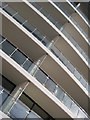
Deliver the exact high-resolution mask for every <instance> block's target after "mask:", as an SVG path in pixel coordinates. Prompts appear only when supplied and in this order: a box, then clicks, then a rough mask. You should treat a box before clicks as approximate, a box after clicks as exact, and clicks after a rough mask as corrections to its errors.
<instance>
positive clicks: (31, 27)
mask: <svg viewBox="0 0 90 120" xmlns="http://www.w3.org/2000/svg"><path fill="white" fill-rule="evenodd" d="M23 26H24V27H25V28H26V29H27V30H28V31H29V32H33V31H34V30H35V27H34V26H32V25H31V24H30V23H29V22H26V23H25V24H24V25H23Z"/></svg>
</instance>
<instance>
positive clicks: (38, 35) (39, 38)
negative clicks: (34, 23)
mask: <svg viewBox="0 0 90 120" xmlns="http://www.w3.org/2000/svg"><path fill="white" fill-rule="evenodd" d="M33 35H34V36H35V37H36V38H37V39H38V40H40V41H41V40H42V39H43V38H44V36H43V35H42V34H41V33H40V32H39V31H38V30H35V31H34V32H33Z"/></svg>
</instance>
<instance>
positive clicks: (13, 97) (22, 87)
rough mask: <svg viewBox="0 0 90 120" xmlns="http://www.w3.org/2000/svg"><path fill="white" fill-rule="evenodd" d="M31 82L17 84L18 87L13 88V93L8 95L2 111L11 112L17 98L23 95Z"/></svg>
mask: <svg viewBox="0 0 90 120" xmlns="http://www.w3.org/2000/svg"><path fill="white" fill-rule="evenodd" d="M28 84H29V82H28V81H27V82H24V83H21V84H19V85H17V86H16V88H15V89H14V90H13V92H12V93H11V95H10V96H9V97H8V99H7V100H6V102H5V103H4V105H3V107H2V111H3V112H4V113H6V114H9V112H10V110H11V109H12V107H13V106H14V104H15V103H16V102H17V100H18V99H19V98H20V96H21V95H22V93H23V91H24V90H25V89H26V87H27V86H28Z"/></svg>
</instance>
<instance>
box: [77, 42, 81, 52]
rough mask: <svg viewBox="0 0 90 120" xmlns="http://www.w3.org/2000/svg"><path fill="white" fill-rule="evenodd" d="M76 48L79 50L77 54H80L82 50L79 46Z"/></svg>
mask: <svg viewBox="0 0 90 120" xmlns="http://www.w3.org/2000/svg"><path fill="white" fill-rule="evenodd" d="M76 48H77V49H78V50H79V52H82V49H81V48H80V46H79V45H78V44H77V45H76Z"/></svg>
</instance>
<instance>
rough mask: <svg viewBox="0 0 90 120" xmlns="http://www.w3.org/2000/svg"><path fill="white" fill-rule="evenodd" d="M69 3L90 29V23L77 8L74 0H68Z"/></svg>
mask: <svg viewBox="0 0 90 120" xmlns="http://www.w3.org/2000/svg"><path fill="white" fill-rule="evenodd" d="M67 2H68V3H69V4H70V5H71V6H72V7H73V8H74V9H75V10H76V11H77V13H78V14H79V15H80V16H81V17H82V19H83V20H84V21H85V23H86V24H87V25H88V26H89V27H90V22H89V20H88V18H87V17H86V16H85V14H84V13H83V12H82V11H81V10H80V9H79V7H77V5H76V4H75V3H74V2H73V1H72V0H67Z"/></svg>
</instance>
